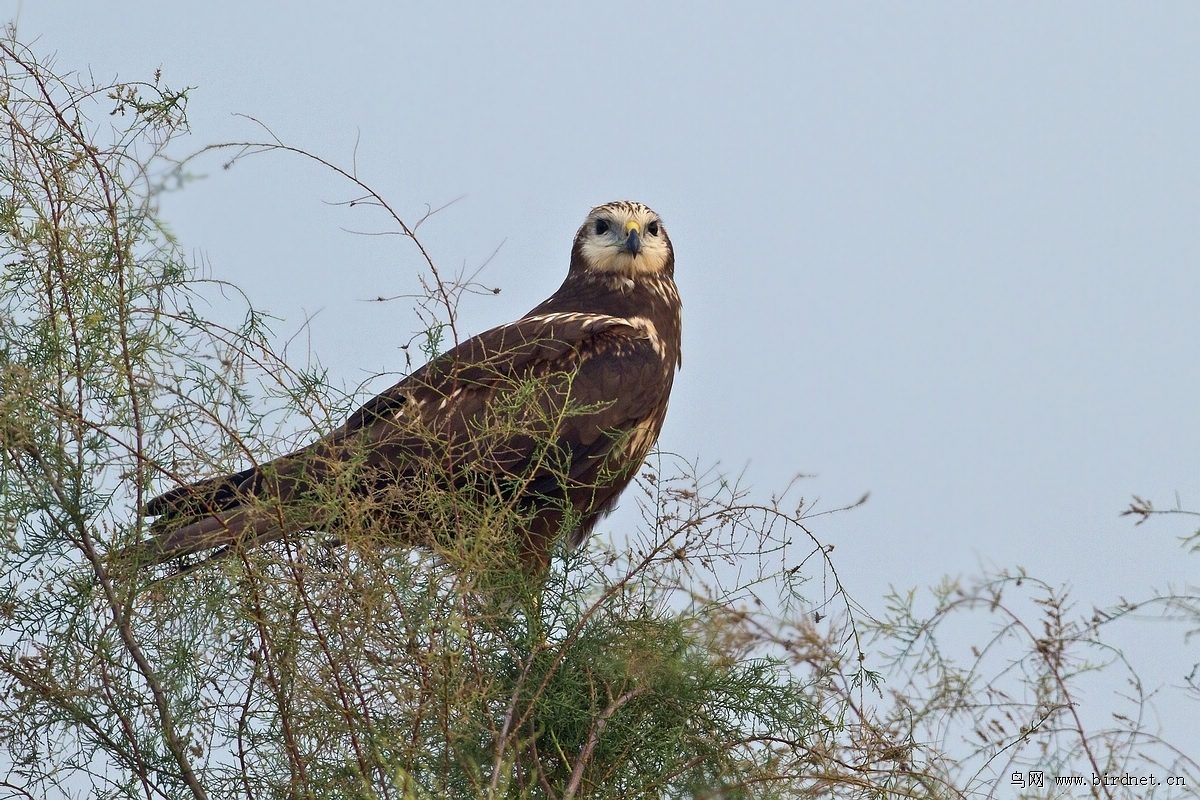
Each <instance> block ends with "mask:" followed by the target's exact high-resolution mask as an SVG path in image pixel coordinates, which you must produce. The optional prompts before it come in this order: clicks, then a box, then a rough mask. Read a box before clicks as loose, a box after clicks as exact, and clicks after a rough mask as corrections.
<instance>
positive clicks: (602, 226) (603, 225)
mask: <svg viewBox="0 0 1200 800" xmlns="http://www.w3.org/2000/svg"><path fill="white" fill-rule="evenodd" d="M596 233H598V234H600V233H608V220H606V219H598V220H596Z"/></svg>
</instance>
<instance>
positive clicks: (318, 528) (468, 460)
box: [120, 201, 682, 574]
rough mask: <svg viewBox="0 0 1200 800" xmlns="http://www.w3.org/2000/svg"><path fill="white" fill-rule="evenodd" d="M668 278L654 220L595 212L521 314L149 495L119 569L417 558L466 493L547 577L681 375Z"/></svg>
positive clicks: (631, 459)
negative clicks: (335, 553) (310, 429)
mask: <svg viewBox="0 0 1200 800" xmlns="http://www.w3.org/2000/svg"><path fill="white" fill-rule="evenodd" d="M674 267H675V256H674V251H673V249H672V247H671V240H670V239H669V238H668V237H667V230H666V228H665V227H664V226H663V223H662V221H661V220H660V219H659V217H658V215H657V214H656V213H655V212H654V211H652V210H651V209H650V208H648V207H647V206H645V205H642V204H641V203H635V202H629V201H618V202H613V203H607V204H605V205H602V206H597V207H596V208H594V209H592V211H591V212H590V213H589V214H588V215H587V219H586V220H584V223H583V225H582V226H581V227H580V228H579V231H578V233H577V234H576V235H575V242H574V244H573V246H572V248H571V264H570V268H569V269H568V271H567V276H566V279H565V280H564V281H563V283H562V285H561V286H560V287H559V288H558V291H556V292H555V293H554V294H553V295H551V296H550V297H549V298H548V299H546V300H545V301H544V302H542V303H541V304H540V305H538V306H537V307H536V308H534V309H533V310H531V311H530V312H529V313H528V314H526V315H525V316H523V317H521V318H520V319H518V320H516V321H515V322H510V323H508V324H507V325H501V326H499V327H496V328H493V329H491V330H489V331H487V332H485V333H482V334H479V335H478V336H475V337H473V338H471V339H468V340H466V341H464V342H462V343H461V344H459V345H458V346H457V347H454V348H453V349H451V350H449V351H447V352H445V353H443V354H442V355H440V356H438V357H436V358H434V359H433V360H432V361H430V362H429V363H428V364H426V365H425V366H423V367H421V368H420V369H418V370H416V371H415V372H413V373H412V374H411V375H409V376H408V377H407V378H405V379H404V380H401V381H400V382H399V383H397V384H396V385H395V386H392V387H391V388H390V389H388V390H387V391H385V392H383V393H382V394H380V395H378V396H377V397H375V398H373V399H372V400H370V401H369V402H367V403H366V404H365V405H364V406H362V408H360V409H359V410H358V411H356V412H354V413H353V414H351V415H350V417H349V419H348V420H346V422H345V424H343V425H342V426H341V427H340V428H337V429H336V430H334V431H332V432H331V433H329V434H328V435H326V436H324V437H322V438H321V439H319V440H317V441H315V442H313V443H312V444H310V445H308V446H307V447H304V448H302V449H300V450H298V451H296V452H294V453H291V454H289V455H285V456H281V457H279V458H276V459H274V460H272V461H269V462H266V463H260V464H256V465H254V466H251V467H249V468H248V469H244V470H242V471H241V472H237V473H234V474H232V475H222V476H219V477H213V478H207V479H205V480H201V481H198V482H196V483H192V484H188V485H185V486H179V487H177V488H174V489H171V490H170V491H167V492H166V493H164V494H161V495H159V496H158V497H155V498H154V499H152V500H150V501H149V502H148V503H146V505H145V506H144V508H143V509H142V513H143V515H144V516H147V517H157V519H156V520H155V521H154V522H153V523H152V525H151V526H150V531H151V534H152V535H151V536H150V537H149V538H147V539H145V540H143V541H141V542H138V543H135V544H133V545H130V546H129V547H127V548H125V549H124V550H122V551H120V553H121V555H122V557H125V558H127V559H129V558H132V559H135V560H136V563H138V564H139V565H141V566H148V565H157V564H166V563H169V562H176V563H178V562H179V561H180V560H181V559H184V557H188V556H193V557H198V556H202V557H204V558H205V560H207V558H210V557H214V556H219V555H223V554H228V553H230V552H237V551H239V550H244V549H245V548H248V547H251V546H254V545H258V544H263V543H267V542H271V541H275V540H279V539H282V538H284V537H287V536H290V535H292V534H295V533H298V532H302V531H313V532H324V533H327V534H330V535H333V536H337V537H339V538H344V535H343V534H344V533H345V532H346V531H347V528H348V527H349V526H351V525H359V526H361V525H363V524H364V522H365V523H366V524H368V525H369V526H370V527H371V528H372V529H373V530H374V531H375V532H376V534H377V535H379V536H384V537H386V536H389V535H390V536H394V537H396V538H397V539H398V540H400V541H401V542H404V543H410V544H426V543H428V542H429V541H431V540H436V538H437V537H438V536H439V535H446V531H444V530H443V531H442V532H441V533H439V531H436V530H434V531H428V530H426V531H424V532H422V531H421V528H422V527H425V528H438V527H440V528H453V527H454V526H455V519H456V515H455V514H454V513H453V512H448V511H447V510H446V508H447V507H448V506H449V507H452V506H453V500H454V498H455V497H458V496H459V495H462V496H466V495H467V494H468V493H469V494H470V496H471V497H472V498H474V501H475V502H482V503H484V504H485V505H486V503H487V502H488V501H489V500H490V501H492V502H493V503H498V504H500V505H502V506H505V507H507V508H509V509H512V510H515V511H516V512H518V514H517V519H519V521H520V524H519V525H518V526H517V530H516V537H515V538H516V539H517V540H518V541H515V542H512V548H511V549H512V552H513V553H514V554H515V555H516V557H517V558H519V559H520V561H519V562H517V563H519V564H520V565H521V567H522V569H523V570H524V571H526V572H527V573H529V574H539V573H541V572H543V571H544V570H545V568H546V567H547V565H548V563H549V559H550V555H551V552H552V550H553V548H554V546H555V544H556V542H557V541H558V540H559V538H560V537H562V536H566V537H568V539H569V543H570V545H571V546H572V547H574V546H578V545H579V544H580V543H581V542H583V541H584V540H585V539H586V538H587V536H588V535H589V533H590V532H591V530H592V528H593V527H594V526H595V524H596V522H597V520H598V519H599V518H601V517H602V516H603V515H604V514H606V513H607V512H609V511H610V510H612V508H613V507H614V505H615V503H616V500H617V497H618V495H619V494H620V493H621V491H622V490H623V489H624V488H625V487H626V486H627V485H628V484H629V482H630V481H631V480H632V479H633V477H634V475H635V473H636V471H637V470H638V468H639V467H640V466H641V464H642V462H643V460H644V459H645V457H646V455H647V453H648V452H649V451H650V448H651V447H652V446H653V445H654V443H655V441H656V440H657V438H658V435H659V432H660V431H661V430H662V425H663V419H664V417H665V415H666V411H667V400H668V398H669V396H670V393H671V385H672V383H673V381H674V377H675V371H676V369H677V368H678V367H680V366H681V365H682V359H681V354H680V326H681V321H680V311H681V304H680V300H679V294H678V291H677V289H676V287H675V282H674ZM430 498H433V500H430ZM439 498H440V499H439ZM447 498H449V499H450V501H451V502H449V503H445V502H442V501H444V500H446V499H447ZM349 508H353V509H355V511H354V513H353V514H351V513H349V512H348V511H347V509H349ZM449 535H451V536H454V535H457V536H468V535H472V534H471V531H469V530H461V529H458V530H455V531H453V532H451V533H449ZM426 537H428V538H426Z"/></svg>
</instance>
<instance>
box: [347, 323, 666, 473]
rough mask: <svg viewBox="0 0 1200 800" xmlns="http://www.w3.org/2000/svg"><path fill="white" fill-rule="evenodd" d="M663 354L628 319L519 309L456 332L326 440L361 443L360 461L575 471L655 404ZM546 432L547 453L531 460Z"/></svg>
mask: <svg viewBox="0 0 1200 800" xmlns="http://www.w3.org/2000/svg"><path fill="white" fill-rule="evenodd" d="M663 364H664V360H663V358H662V356H661V354H660V353H658V352H657V351H656V349H655V343H654V340H653V337H652V336H650V335H649V334H648V333H647V332H646V331H645V330H643V329H641V328H639V327H637V325H635V324H633V323H631V322H630V321H628V320H624V319H621V318H618V317H612V316H607V315H601V314H550V315H544V316H535V317H526V318H524V319H521V320H518V321H517V322H514V323H510V324H508V325H503V326H500V327H498V328H493V329H492V330H490V331H487V332H486V333H483V334H480V335H479V336H476V337H474V338H472V339H469V340H467V341H466V342H463V343H462V344H461V345H459V346H458V347H456V348H454V349H453V350H451V351H449V352H447V353H445V354H443V355H442V356H440V357H438V358H437V359H435V360H434V361H432V362H430V363H429V364H428V365H426V366H425V367H422V368H421V369H420V370H418V371H417V372H415V373H414V374H413V375H411V376H410V377H408V378H406V379H405V380H403V381H401V382H400V383H398V384H396V385H395V386H393V387H392V388H390V389H388V390H387V391H385V392H383V393H382V394H380V395H378V396H377V397H375V398H373V399H372V400H370V401H369V402H368V403H366V404H365V405H364V406H363V407H362V408H360V409H359V410H358V411H356V412H355V413H354V414H352V415H351V417H350V418H349V420H347V422H346V424H345V425H344V426H343V427H342V428H341V429H339V430H338V431H335V432H334V433H333V434H331V436H330V437H329V438H328V439H327V440H326V441H327V443H328V445H327V446H328V447H330V448H331V449H333V450H337V449H338V448H341V447H344V445H345V444H348V443H350V442H354V441H357V442H359V443H365V444H366V446H367V447H368V448H370V450H371V453H370V455H369V456H368V460H369V461H372V462H377V463H379V464H380V466H383V465H384V464H390V465H393V467H400V468H401V471H403V470H404V469H405V468H406V467H407V466H408V465H411V464H413V463H417V462H421V461H423V460H426V459H431V458H432V459H436V460H438V461H440V462H442V463H443V464H444V465H445V466H447V467H449V468H451V469H459V468H462V467H468V468H471V469H474V470H478V471H484V472H498V473H503V474H507V475H511V476H522V477H526V478H529V477H533V476H535V475H542V474H550V473H564V472H565V473H567V474H572V473H578V472H579V471H580V470H581V469H582V468H583V467H582V465H583V464H586V462H587V461H588V459H595V458H597V457H599V456H602V455H604V454H606V453H608V452H609V451H610V450H611V449H612V447H613V445H614V443H615V442H616V441H617V440H618V438H619V435H620V434H621V433H622V432H627V431H629V430H630V429H631V428H632V427H634V426H636V425H637V424H639V422H641V421H642V420H644V419H646V418H647V417H648V416H652V415H653V414H655V413H657V410H658V409H659V408H660V407H661V406H662V405H664V404H665V402H666V393H667V390H669V383H668V385H667V386H666V387H665V388H664V386H663V382H662V374H663V372H664V367H663ZM666 371H667V373H668V374H670V373H671V371H672V370H670V369H669V367H668V369H667V370H666ZM551 442H552V443H554V444H555V445H556V446H557V447H558V448H559V450H560V453H559V454H558V455H559V457H560V458H559V461H558V463H551V461H546V462H545V463H543V464H541V465H540V466H539V465H537V464H535V461H536V459H538V458H539V454H540V453H542V451H544V450H545V445H546V444H547V443H551ZM562 456H565V457H567V458H569V462H570V465H569V467H568V466H567V465H566V464H563V463H562V461H561V457H562Z"/></svg>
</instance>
